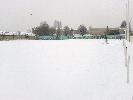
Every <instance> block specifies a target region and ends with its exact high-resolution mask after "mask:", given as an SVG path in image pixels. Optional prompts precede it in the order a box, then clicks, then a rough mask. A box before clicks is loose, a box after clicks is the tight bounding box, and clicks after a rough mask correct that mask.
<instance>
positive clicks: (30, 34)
mask: <svg viewBox="0 0 133 100" xmlns="http://www.w3.org/2000/svg"><path fill="white" fill-rule="evenodd" d="M0 35H29V36H35V35H34V34H33V33H32V32H7V31H0Z"/></svg>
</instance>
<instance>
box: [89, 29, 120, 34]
mask: <svg viewBox="0 0 133 100" xmlns="http://www.w3.org/2000/svg"><path fill="white" fill-rule="evenodd" d="M115 30H119V28H108V30H107V28H92V27H90V28H89V33H90V34H91V35H96V36H101V35H107V34H109V33H110V32H111V31H115Z"/></svg>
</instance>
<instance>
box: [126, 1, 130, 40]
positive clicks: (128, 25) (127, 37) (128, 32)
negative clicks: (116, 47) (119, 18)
mask: <svg viewBox="0 0 133 100" xmlns="http://www.w3.org/2000/svg"><path fill="white" fill-rule="evenodd" d="M126 7H127V13H126V17H127V18H126V20H127V28H126V40H127V41H130V31H129V27H130V24H129V23H130V22H129V0H127V5H126Z"/></svg>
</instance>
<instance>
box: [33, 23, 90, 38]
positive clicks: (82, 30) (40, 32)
mask: <svg viewBox="0 0 133 100" xmlns="http://www.w3.org/2000/svg"><path fill="white" fill-rule="evenodd" d="M74 31H76V33H77V34H81V35H84V34H87V32H88V30H87V28H86V26H85V25H80V26H79V27H78V28H77V30H74V29H72V28H70V27H69V26H64V27H63V28H62V25H61V22H59V21H55V22H54V26H53V27H51V26H50V25H49V24H48V23H47V22H46V21H45V22H41V23H40V25H39V26H37V27H34V28H32V32H33V33H34V34H35V35H37V36H48V35H50V36H53V35H65V36H69V35H72V34H73V32H74Z"/></svg>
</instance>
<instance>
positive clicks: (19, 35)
mask: <svg viewBox="0 0 133 100" xmlns="http://www.w3.org/2000/svg"><path fill="white" fill-rule="evenodd" d="M18 39H28V40H33V39H35V35H34V34H33V33H28V32H7V31H0V40H18Z"/></svg>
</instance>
